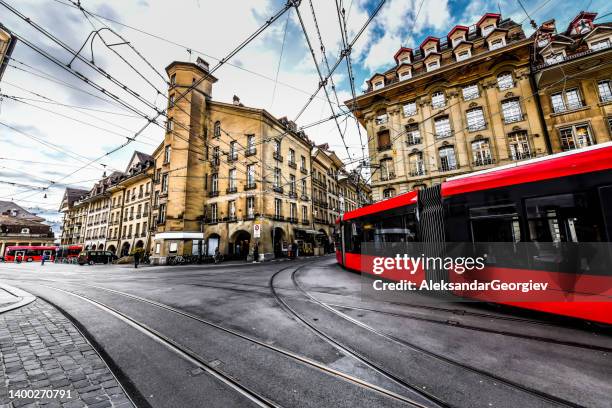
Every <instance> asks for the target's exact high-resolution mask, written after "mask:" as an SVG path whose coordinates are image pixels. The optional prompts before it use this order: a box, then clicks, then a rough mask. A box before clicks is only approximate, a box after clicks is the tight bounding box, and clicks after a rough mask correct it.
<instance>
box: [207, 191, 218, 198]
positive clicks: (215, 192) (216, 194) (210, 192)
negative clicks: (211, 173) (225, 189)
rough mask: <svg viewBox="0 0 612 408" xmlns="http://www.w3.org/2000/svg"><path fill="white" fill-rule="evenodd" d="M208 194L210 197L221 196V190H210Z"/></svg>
mask: <svg viewBox="0 0 612 408" xmlns="http://www.w3.org/2000/svg"><path fill="white" fill-rule="evenodd" d="M208 196H209V197H218V196H219V190H215V191H209V192H208Z"/></svg>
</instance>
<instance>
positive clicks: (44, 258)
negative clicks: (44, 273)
mask: <svg viewBox="0 0 612 408" xmlns="http://www.w3.org/2000/svg"><path fill="white" fill-rule="evenodd" d="M46 259H47V255H45V254H43V255H42V256H41V257H40V265H41V266H45V260H46Z"/></svg>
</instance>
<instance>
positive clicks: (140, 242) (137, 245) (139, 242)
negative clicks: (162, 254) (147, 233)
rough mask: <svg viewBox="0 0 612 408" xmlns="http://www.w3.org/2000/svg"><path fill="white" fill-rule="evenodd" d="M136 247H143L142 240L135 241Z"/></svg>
mask: <svg viewBox="0 0 612 408" xmlns="http://www.w3.org/2000/svg"><path fill="white" fill-rule="evenodd" d="M136 248H144V242H142V240H138V242H136Z"/></svg>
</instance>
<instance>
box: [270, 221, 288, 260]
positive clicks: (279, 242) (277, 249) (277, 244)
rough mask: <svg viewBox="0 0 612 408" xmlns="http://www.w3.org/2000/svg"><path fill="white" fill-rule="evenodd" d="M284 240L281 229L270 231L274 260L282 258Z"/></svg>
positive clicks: (283, 232)
mask: <svg viewBox="0 0 612 408" xmlns="http://www.w3.org/2000/svg"><path fill="white" fill-rule="evenodd" d="M284 239H285V231H283V229H282V228H279V227H276V228H273V229H272V248H273V249H274V257H275V258H282V256H283V241H284Z"/></svg>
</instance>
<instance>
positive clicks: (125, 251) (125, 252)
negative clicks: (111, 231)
mask: <svg viewBox="0 0 612 408" xmlns="http://www.w3.org/2000/svg"><path fill="white" fill-rule="evenodd" d="M129 254H130V243H129V242H124V243H123V245H121V256H128V255H129Z"/></svg>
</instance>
